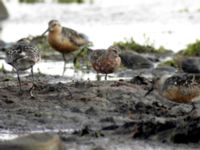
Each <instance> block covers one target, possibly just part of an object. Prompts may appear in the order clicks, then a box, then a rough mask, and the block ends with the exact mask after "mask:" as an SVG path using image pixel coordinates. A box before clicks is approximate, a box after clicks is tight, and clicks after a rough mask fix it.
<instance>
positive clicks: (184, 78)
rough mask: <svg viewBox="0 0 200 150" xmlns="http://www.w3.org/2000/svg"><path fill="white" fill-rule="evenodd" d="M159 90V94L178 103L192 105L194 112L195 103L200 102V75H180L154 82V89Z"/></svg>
mask: <svg viewBox="0 0 200 150" xmlns="http://www.w3.org/2000/svg"><path fill="white" fill-rule="evenodd" d="M153 89H157V90H158V92H159V94H160V95H162V96H163V97H165V98H166V99H168V100H170V101H173V102H176V103H191V104H192V105H193V109H192V111H193V110H194V109H195V105H194V103H193V102H195V101H199V100H200V75H199V74H178V75H173V76H171V77H167V76H163V77H159V78H158V79H156V80H154V82H153V86H152V88H151V89H150V90H149V91H148V92H147V94H146V95H148V94H149V93H150V92H151V91H152V90H153Z"/></svg>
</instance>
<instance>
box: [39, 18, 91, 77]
mask: <svg viewBox="0 0 200 150" xmlns="http://www.w3.org/2000/svg"><path fill="white" fill-rule="evenodd" d="M46 32H49V34H48V42H49V44H50V45H51V47H53V48H54V49H55V50H56V51H59V52H60V53H61V54H62V56H63V60H64V69H63V74H64V72H65V65H66V61H67V60H66V58H65V54H68V53H71V52H74V51H76V50H79V49H81V48H83V47H86V46H88V45H89V44H91V42H90V41H89V40H88V38H87V36H86V35H84V34H82V33H78V32H77V31H75V30H73V29H70V28H66V27H62V26H61V24H60V22H59V21H58V20H51V21H49V27H48V29H47V30H46V31H45V32H44V33H43V34H42V35H44V34H45V33H46Z"/></svg>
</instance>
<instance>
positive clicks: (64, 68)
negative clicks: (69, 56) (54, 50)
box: [62, 53, 67, 76]
mask: <svg viewBox="0 0 200 150" xmlns="http://www.w3.org/2000/svg"><path fill="white" fill-rule="evenodd" d="M62 56H63V60H64V67H63V73H62V76H64V74H65V70H66V67H65V66H66V62H67V60H66V58H65V54H64V53H62Z"/></svg>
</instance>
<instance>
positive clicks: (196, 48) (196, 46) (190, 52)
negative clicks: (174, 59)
mask: <svg viewBox="0 0 200 150" xmlns="http://www.w3.org/2000/svg"><path fill="white" fill-rule="evenodd" d="M181 53H182V54H183V55H184V56H200V40H196V42H194V43H191V44H188V45H187V47H186V49H184V50H183V51H182V52H181Z"/></svg>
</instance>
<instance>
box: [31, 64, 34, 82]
mask: <svg viewBox="0 0 200 150" xmlns="http://www.w3.org/2000/svg"><path fill="white" fill-rule="evenodd" d="M31 78H32V82H33V84H34V75H33V66H32V67H31Z"/></svg>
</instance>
